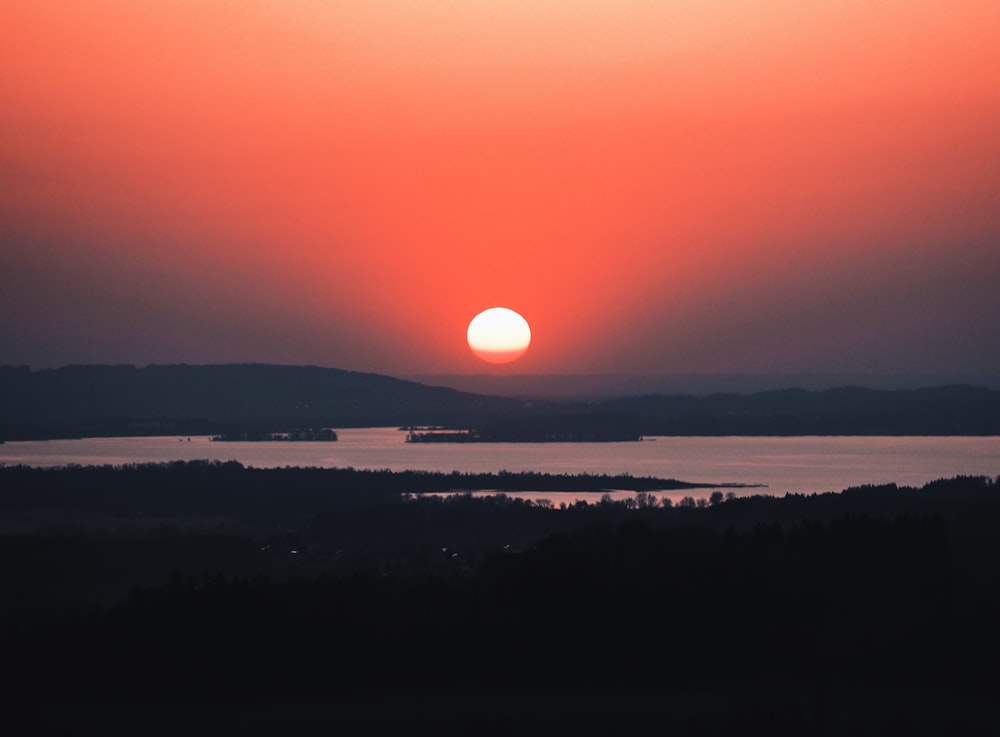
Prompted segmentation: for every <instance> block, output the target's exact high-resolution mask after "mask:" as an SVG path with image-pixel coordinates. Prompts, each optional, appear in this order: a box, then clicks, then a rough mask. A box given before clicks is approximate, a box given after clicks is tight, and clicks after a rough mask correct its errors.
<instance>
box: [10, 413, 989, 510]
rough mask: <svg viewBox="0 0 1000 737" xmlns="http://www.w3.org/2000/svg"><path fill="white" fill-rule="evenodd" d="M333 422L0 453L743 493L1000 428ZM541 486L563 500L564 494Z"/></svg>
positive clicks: (918, 457) (34, 459)
mask: <svg viewBox="0 0 1000 737" xmlns="http://www.w3.org/2000/svg"><path fill="white" fill-rule="evenodd" d="M337 432H338V435H339V437H340V440H339V441H338V442H335V443H288V442H276V443H214V442H211V441H210V440H208V438H205V437H192V438H191V439H190V441H189V440H187V439H186V438H183V439H178V438H176V437H169V438H159V437H158V438H90V439H83V440H48V441H31V442H8V443H6V444H3V445H0V463H5V464H8V465H12V464H18V463H23V464H28V465H32V466H60V465H66V464H71V463H76V464H81V465H104V464H111V465H119V464H125V463H145V462H161V461H172V460H198V459H208V460H220V461H228V460H236V461H239V462H240V463H243V464H244V465H248V466H256V467H260V468H265V467H282V466H319V467H346V466H352V467H354V468H360V469H390V470H393V471H399V470H405V469H419V470H427V471H444V472H450V471H501V470H507V471H543V472H548V473H583V472H587V473H598V474H619V473H629V474H632V475H633V476H657V477H660V478H674V479H680V480H682V481H697V482H711V483H744V484H765V485H766V487H767V488H766V489H751V490H746V491H744V492H738V493H761V492H764V493H768V494H775V495H781V494H786V493H789V492H799V493H815V492H824V491H841V490H842V489H845V488H847V487H849V486H857V485H860V484H879V483H889V482H895V483H898V484H900V485H909V486H920V485H922V484H925V483H927V482H928V481H933V480H934V479H938V478H945V477H950V476H956V475H959V474H967V475H986V476H1000V437H986V438H966V437H961V438H959V437H931V438H928V437H902V438H900V437H832V438H831V437H797V438H775V437H723V438H702V437H696V438H675V437H659V438H651V439H647V440H645V441H643V442H639V443H543V444H526V443H482V444H478V443H477V444H450V443H449V444H407V443H404V442H403V438H404V436H405V433H403V432H400V431H398V430H396V429H395V428H359V429H353V430H351V429H347V430H338V431H337ZM688 493H690V492H685V493H677V492H671V493H670V495H671V496H682V495H686V494H688ZM706 493H707V492H706ZM691 495H692V496H697V494H691ZM544 496H546V497H549V498H553V499H555V500H557V501H558V499H556V497H558V496H559V495H554V494H552V493H546V494H544ZM560 499H562V497H560Z"/></svg>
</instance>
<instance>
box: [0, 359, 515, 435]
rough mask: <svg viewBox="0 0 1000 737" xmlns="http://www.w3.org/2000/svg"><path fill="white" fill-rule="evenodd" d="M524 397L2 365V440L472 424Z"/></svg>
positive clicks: (238, 370)
mask: <svg viewBox="0 0 1000 737" xmlns="http://www.w3.org/2000/svg"><path fill="white" fill-rule="evenodd" d="M524 404H525V403H524V402H523V401H520V400H515V399H507V398H493V397H484V396H477V395H473V394H465V393H462V392H459V391H455V390H454V389H446V388H441V387H428V386H423V385H421V384H417V383H414V382H411V381H403V380H401V379H394V378H391V377H388V376H381V375H379V374H368V373H358V372H354V371H342V370H339V369H332V368H320V367H316V366H272V365H264V364H230V365H210V366H189V365H183V364H181V365H172V366H155V365H154V366H147V367H145V368H136V367H134V366H67V367H65V368H60V369H52V370H42V371H29V370H28V369H27V368H21V367H3V368H0V438H3V437H6V438H7V439H18V438H47V437H74V436H100V435H107V436H115V435H171V434H188V435H192V434H211V433H221V432H227V431H233V432H247V431H261V432H274V431H278V430H284V429H289V428H301V427H333V428H337V427H373V426H391V425H410V424H456V423H457V424H468V423H469V422H470V420H471V419H473V418H480V419H483V418H488V419H497V418H502V417H506V416H508V415H510V414H514V413H519V412H521V411H522V410H523V407H524Z"/></svg>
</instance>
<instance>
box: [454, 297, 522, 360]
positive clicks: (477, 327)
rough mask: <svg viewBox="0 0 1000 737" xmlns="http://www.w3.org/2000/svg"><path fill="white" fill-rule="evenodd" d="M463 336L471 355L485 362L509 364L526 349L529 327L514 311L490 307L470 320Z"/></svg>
mask: <svg viewBox="0 0 1000 737" xmlns="http://www.w3.org/2000/svg"><path fill="white" fill-rule="evenodd" d="M466 337H467V339H468V341H469V348H471V349H472V352H473V353H475V354H476V355H477V356H478V357H479V358H481V359H483V360H484V361H486V362H487V363H510V362H511V361H514V360H516V359H518V358H520V357H521V356H522V355H523V354H524V352H525V351H526V350H528V344H529V343H531V328H530V327H528V321H527V320H525V319H524V318H523V317H521V316H520V315H519V314H517V313H516V312H514V310H509V309H507V308H506V307H491V308H490V309H488V310H484V311H483V312H480V313H479V314H478V315H476V316H475V317H474V318H472V322H470V323H469V330H468V332H467V333H466Z"/></svg>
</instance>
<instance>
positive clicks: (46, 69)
mask: <svg viewBox="0 0 1000 737" xmlns="http://www.w3.org/2000/svg"><path fill="white" fill-rule="evenodd" d="M998 29H1000V3H997V2H996V0H988V1H987V0H955V1H953V2H943V1H939V2H931V1H929V0H907V1H906V2H904V1H902V0H887V1H884V2H878V3H873V2H870V0H839V1H838V2H810V1H809V0H775V1H768V0H763V1H758V2H749V1H748V0H700V1H699V2H688V1H687V0H684V1H683V2H669V1H664V0H648V1H646V0H616V1H615V2H612V1H611V0H601V1H597V0H591V1H590V2H587V1H586V0H581V1H579V2H572V3H571V2H565V1H560V2H556V1H555V0H500V1H496V2H486V1H483V2H469V1H468V0H423V1H422V2H420V3H415V2H409V1H408V0H406V1H404V0H391V1H386V0H366V1H365V2H333V1H331V0H292V1H290V2H289V1H288V0H284V1H282V2H278V1H277V0H272V1H268V2H265V1H264V0H246V1H244V2H234V1H232V0H229V1H224V0H143V1H142V2H135V1H134V0H79V1H75V0H54V1H48V2H47V1H46V0H32V1H30V2H23V1H22V0H5V2H4V3H3V5H2V6H0V69H2V72H3V73H2V74H0V111H2V114H0V225H2V229H0V363H15V364H30V365H32V366H35V367H42V366H54V365H62V364H65V363H71V362H81V363H92V362H127V363H136V364H145V363H149V362H157V363H171V362H181V361H184V362H189V363H201V362H219V361H266V362H276V363H314V364H320V365H327V366H337V367H341V368H350V369H357V370H366V371H379V372H383V373H391V374H418V373H470V372H478V371H485V370H488V367H486V366H485V364H482V363H480V362H478V360H477V359H476V358H475V357H474V356H473V355H472V354H471V352H470V351H469V349H468V347H467V346H466V345H465V328H466V325H467V324H468V321H469V320H470V319H471V317H472V316H473V315H475V314H476V313H477V312H479V311H481V310H482V309H485V308H487V307H491V306H495V305H504V306H508V307H512V308H514V309H516V310H518V311H519V312H521V313H522V314H523V315H524V316H525V317H526V318H527V319H528V321H529V322H530V323H531V327H532V335H533V338H532V345H531V348H530V349H529V351H528V353H527V354H526V355H525V356H524V357H523V358H522V359H520V360H519V361H518V362H517V363H516V364H513V365H512V366H511V367H509V368H508V369H504V370H509V371H518V372H525V373H588V372H626V373H628V372H636V373H673V372H723V371H749V372H768V371H778V372H800V371H819V372H831V371H838V372H849V373H873V372H874V373H878V372H894V373H906V372H911V371H914V372H973V373H994V374H1000V345H998V340H997V337H996V334H997V333H996V328H995V325H996V324H997V320H998V317H1000V297H998V296H997V295H998V293H1000V289H997V287H996V283H997V281H998V276H1000V134H998V133H997V131H1000V43H998V41H997V39H998ZM494 370H495V369H494Z"/></svg>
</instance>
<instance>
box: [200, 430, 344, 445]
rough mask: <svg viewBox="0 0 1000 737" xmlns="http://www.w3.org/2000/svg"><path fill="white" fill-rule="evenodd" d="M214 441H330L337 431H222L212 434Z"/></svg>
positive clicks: (335, 438)
mask: <svg viewBox="0 0 1000 737" xmlns="http://www.w3.org/2000/svg"><path fill="white" fill-rule="evenodd" d="M211 439H212V440H213V441H216V442H272V441H292V442H295V441H298V442H324V443H332V442H335V441H336V440H337V433H336V432H335V431H334V430H332V429H330V428H329V427H323V428H319V429H317V430H314V429H312V428H308V429H306V430H286V431H283V432H257V431H253V430H250V431H245V432H224V433H221V434H220V435H213V436H212V438H211Z"/></svg>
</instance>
